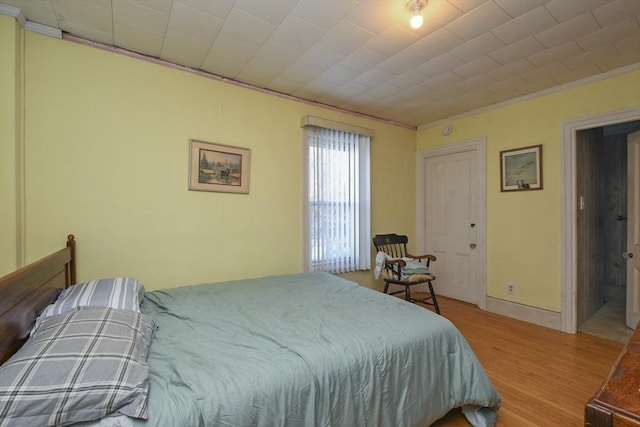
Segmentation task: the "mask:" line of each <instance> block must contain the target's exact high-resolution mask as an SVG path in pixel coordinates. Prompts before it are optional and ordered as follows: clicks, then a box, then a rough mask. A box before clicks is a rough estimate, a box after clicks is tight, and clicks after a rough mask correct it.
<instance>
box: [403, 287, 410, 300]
mask: <svg viewBox="0 0 640 427" xmlns="http://www.w3.org/2000/svg"><path fill="white" fill-rule="evenodd" d="M404 299H406V300H407V301H409V302H411V286H405V287H404Z"/></svg>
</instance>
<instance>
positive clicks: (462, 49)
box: [450, 33, 506, 61]
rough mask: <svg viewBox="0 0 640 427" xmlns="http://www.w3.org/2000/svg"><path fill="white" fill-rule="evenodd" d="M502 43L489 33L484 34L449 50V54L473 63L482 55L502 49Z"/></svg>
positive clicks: (503, 44)
mask: <svg viewBox="0 0 640 427" xmlns="http://www.w3.org/2000/svg"><path fill="white" fill-rule="evenodd" d="M504 46H506V45H505V43H504V42H502V41H500V40H499V39H498V38H497V37H496V36H494V35H493V34H491V33H485V34H483V35H481V36H479V37H477V38H475V39H473V40H470V41H468V42H466V43H464V44H461V45H460V46H458V47H455V48H453V49H451V51H450V52H451V54H452V55H455V56H456V57H458V58H460V59H462V60H464V61H473V60H474V59H476V58H479V57H481V56H484V55H488V54H489V53H491V52H493V51H496V50H498V49H501V48H503V47H504Z"/></svg>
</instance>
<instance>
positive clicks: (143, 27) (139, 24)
mask: <svg viewBox="0 0 640 427" xmlns="http://www.w3.org/2000/svg"><path fill="white" fill-rule="evenodd" d="M152 4H153V3H152ZM113 23H114V26H120V27H127V28H129V29H130V31H134V32H135V33H145V34H148V35H150V36H153V37H157V38H161V37H164V34H165V32H166V31H167V25H168V23H169V13H166V12H163V11H160V10H157V9H154V8H149V7H146V6H145V5H142V4H140V3H137V2H133V1H129V0H113ZM132 50H135V49H132Z"/></svg>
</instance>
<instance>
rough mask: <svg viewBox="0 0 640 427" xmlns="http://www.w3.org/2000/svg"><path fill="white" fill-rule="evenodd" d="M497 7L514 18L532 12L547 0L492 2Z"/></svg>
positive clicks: (504, 0) (503, 0)
mask: <svg viewBox="0 0 640 427" xmlns="http://www.w3.org/2000/svg"><path fill="white" fill-rule="evenodd" d="M493 1H495V2H496V4H497V5H498V6H500V8H501V9H502V10H504V11H505V12H507V13H508V14H509V16H512V17H514V18H516V17H518V16H520V15H524V14H525V13H527V12H529V11H530V10H533V9H535V8H537V7H539V6H542V5H543V4H545V3H547V2H548V1H549V0H493Z"/></svg>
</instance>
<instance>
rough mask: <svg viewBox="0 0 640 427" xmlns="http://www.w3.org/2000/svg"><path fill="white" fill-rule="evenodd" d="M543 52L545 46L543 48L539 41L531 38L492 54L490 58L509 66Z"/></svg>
mask: <svg viewBox="0 0 640 427" xmlns="http://www.w3.org/2000/svg"><path fill="white" fill-rule="evenodd" d="M543 50H544V46H542V45H541V44H540V42H538V40H536V39H534V38H532V37H529V38H527V39H524V40H520V41H519V42H516V43H514V44H510V45H508V46H505V47H503V48H501V49H498V50H496V51H494V52H491V53H489V56H491V57H492V58H493V59H495V60H496V61H498V62H499V63H501V64H509V63H510V62H514V61H518V60H520V59H521V58H526V57H528V56H531V55H533V54H534V53H537V52H540V51H543Z"/></svg>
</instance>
